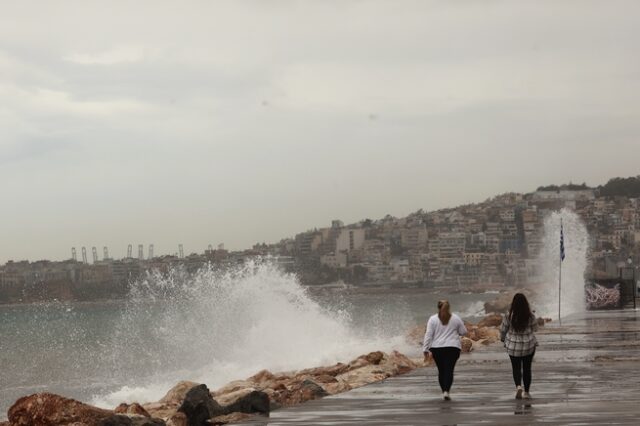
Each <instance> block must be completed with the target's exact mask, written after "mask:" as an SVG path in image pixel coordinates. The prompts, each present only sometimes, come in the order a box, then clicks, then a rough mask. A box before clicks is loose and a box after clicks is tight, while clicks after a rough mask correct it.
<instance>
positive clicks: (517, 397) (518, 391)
mask: <svg viewBox="0 0 640 426" xmlns="http://www.w3.org/2000/svg"><path fill="white" fill-rule="evenodd" d="M516 399H522V386H518V387H517V388H516Z"/></svg>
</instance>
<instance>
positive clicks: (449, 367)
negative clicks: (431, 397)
mask: <svg viewBox="0 0 640 426" xmlns="http://www.w3.org/2000/svg"><path fill="white" fill-rule="evenodd" d="M429 351H430V352H431V354H432V355H433V360H434V361H435V362H436V366H437V367H438V382H440V389H442V392H449V391H450V390H451V385H452V384H453V370H454V368H456V362H457V361H458V358H460V349H458V348H454V347H446V348H431V349H429Z"/></svg>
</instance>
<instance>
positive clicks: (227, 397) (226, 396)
mask: <svg viewBox="0 0 640 426" xmlns="http://www.w3.org/2000/svg"><path fill="white" fill-rule="evenodd" d="M256 390H257V389H256V388H254V387H250V388H244V389H238V390H235V391H233V392H228V393H223V394H218V393H217V392H214V393H212V394H211V396H212V397H213V399H215V400H216V402H217V403H218V404H220V405H222V406H225V405H229V404H231V403H233V402H235V401H237V400H238V399H240V398H243V397H244V396H246V395H248V394H250V393H251V392H253V391H256Z"/></svg>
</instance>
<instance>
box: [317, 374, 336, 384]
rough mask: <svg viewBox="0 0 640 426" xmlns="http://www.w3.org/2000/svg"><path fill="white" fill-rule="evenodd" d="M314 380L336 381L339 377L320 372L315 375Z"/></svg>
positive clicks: (320, 381)
mask: <svg viewBox="0 0 640 426" xmlns="http://www.w3.org/2000/svg"><path fill="white" fill-rule="evenodd" d="M313 380H314V381H315V382H316V383H322V384H324V383H335V382H337V381H338V379H336V378H335V376H330V375H329V374H320V375H319V376H314V378H313Z"/></svg>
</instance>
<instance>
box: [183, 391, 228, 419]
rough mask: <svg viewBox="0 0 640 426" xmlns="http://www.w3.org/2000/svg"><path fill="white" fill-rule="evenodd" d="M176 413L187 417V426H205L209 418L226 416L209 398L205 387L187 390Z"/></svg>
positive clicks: (218, 405)
mask: <svg viewBox="0 0 640 426" xmlns="http://www.w3.org/2000/svg"><path fill="white" fill-rule="evenodd" d="M178 411H179V412H181V413H184V414H185V415H186V416H187V425H188V426H206V425H207V421H208V420H209V419H210V418H212V417H216V416H220V415H222V414H226V413H225V412H224V410H223V409H222V407H221V406H220V404H218V403H217V402H216V401H215V400H214V399H213V398H211V394H210V393H209V388H207V385H198V386H194V387H192V388H191V389H189V391H188V392H187V394H186V395H185V397H184V401H182V405H180V408H178Z"/></svg>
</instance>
